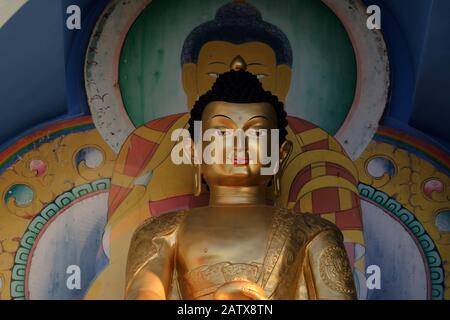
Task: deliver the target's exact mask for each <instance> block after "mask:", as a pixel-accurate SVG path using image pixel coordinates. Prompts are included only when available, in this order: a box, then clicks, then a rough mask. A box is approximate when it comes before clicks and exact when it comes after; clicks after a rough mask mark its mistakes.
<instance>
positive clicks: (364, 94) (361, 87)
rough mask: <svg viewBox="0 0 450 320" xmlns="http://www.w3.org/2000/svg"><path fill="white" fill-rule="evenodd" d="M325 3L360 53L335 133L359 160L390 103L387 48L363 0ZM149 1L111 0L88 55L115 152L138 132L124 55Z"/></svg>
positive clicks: (97, 110)
mask: <svg viewBox="0 0 450 320" xmlns="http://www.w3.org/2000/svg"><path fill="white" fill-rule="evenodd" d="M322 2H323V3H324V4H325V5H326V6H327V7H328V8H329V9H330V10H331V11H332V12H334V14H335V15H336V16H337V18H338V19H339V20H340V21H341V23H342V24H343V26H344V28H345V29H346V30H347V33H348V35H349V37H350V40H351V42H352V45H353V48H354V50H355V56H356V64H357V84H356V89H355V98H354V101H353V104H352V107H351V110H350V112H349V113H348V114H347V117H346V119H345V121H344V123H343V125H342V126H341V128H340V129H339V131H338V132H337V134H336V138H337V139H338V141H339V142H340V143H341V144H342V145H343V147H344V148H345V150H346V151H347V153H348V154H349V156H350V157H351V158H352V159H353V160H355V159H356V158H358V156H359V155H360V154H361V153H362V152H363V151H364V150H365V148H366V147H367V145H368V144H369V143H370V141H371V139H372V137H373V135H374V134H375V131H376V130H377V127H378V122H379V120H380V118H381V116H382V114H383V111H384V109H385V106H386V103H387V99H388V92H389V86H390V80H389V59H388V55H387V48H386V44H385V42H384V38H383V35H382V33H381V31H380V30H368V29H367V27H366V19H367V14H366V6H365V5H364V3H363V2H362V0H342V1H335V0H322ZM150 3H151V0H129V1H127V2H123V1H122V0H112V1H111V2H110V3H109V4H108V5H107V6H106V8H105V10H104V12H103V14H102V15H101V16H100V18H99V19H98V21H97V25H96V26H95V28H94V31H93V32H92V36H91V39H90V43H89V46H88V49H87V52H86V58H85V64H84V68H85V70H84V75H85V77H84V78H85V87H86V94H87V98H88V104H89V108H90V110H91V113H92V116H93V119H94V123H95V125H96V127H97V129H98V130H99V132H100V134H101V135H102V137H103V139H104V140H105V142H106V143H108V145H109V146H110V147H111V148H112V149H113V150H114V151H115V152H116V153H118V152H119V151H120V148H121V146H122V144H123V143H124V141H125V140H126V138H127V137H128V136H129V134H130V133H131V132H132V131H133V130H134V129H135V127H134V125H133V124H132V122H131V120H130V119H129V117H128V114H127V112H126V110H125V107H124V103H123V100H122V96H121V93H120V87H119V81H118V72H119V70H118V69H119V59H120V53H121V49H122V46H123V43H124V41H125V38H126V35H127V33H128V31H129V29H130V28H131V26H132V25H133V23H134V21H135V20H136V19H137V17H138V16H139V15H140V14H141V13H142V11H143V10H144V9H145V8H146V7H147V6H148V5H149V4H150Z"/></svg>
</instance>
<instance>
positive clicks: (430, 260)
mask: <svg viewBox="0 0 450 320" xmlns="http://www.w3.org/2000/svg"><path fill="white" fill-rule="evenodd" d="M358 191H359V195H360V196H361V197H362V198H364V199H368V200H370V201H372V202H374V203H376V204H378V205H379V206H381V207H382V208H384V209H385V210H387V211H388V212H390V213H392V214H393V215H394V216H395V217H396V218H397V219H398V220H400V221H401V222H402V223H403V225H404V226H405V227H406V228H407V229H408V230H409V231H410V233H411V234H412V235H413V236H414V237H415V239H416V241H417V243H419V244H420V246H421V248H422V250H423V256H424V257H425V258H426V262H427V265H428V270H429V274H430V281H429V283H431V299H432V300H443V299H444V274H445V273H444V268H443V265H442V259H441V256H440V254H439V252H438V249H437V247H436V245H435V244H434V241H433V240H432V238H431V237H430V236H429V235H428V233H427V232H426V231H425V228H424V227H423V225H422V224H421V223H420V221H419V220H417V218H416V217H415V216H414V214H413V213H412V212H411V211H409V210H408V209H406V208H405V207H404V206H402V205H401V204H400V203H399V202H397V201H396V200H395V199H393V198H391V197H390V196H389V195H387V194H386V193H384V192H382V191H380V190H377V189H375V188H373V187H371V186H369V185H366V184H364V183H360V184H359V185H358Z"/></svg>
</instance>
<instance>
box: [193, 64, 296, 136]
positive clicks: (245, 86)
mask: <svg viewBox="0 0 450 320" xmlns="http://www.w3.org/2000/svg"><path fill="white" fill-rule="evenodd" d="M214 101H224V102H230V103H261V102H267V103H268V104H270V105H271V106H272V107H273V108H274V109H275V112H276V115H277V127H278V129H279V141H280V144H282V143H283V142H284V141H285V140H286V136H287V130H286V127H287V125H288V121H287V114H286V111H285V110H284V104H283V103H282V102H281V101H279V100H278V97H277V96H275V95H273V94H272V93H271V92H270V91H265V90H264V88H263V86H262V84H261V82H260V81H259V80H258V78H257V77H256V76H255V75H254V74H252V73H250V72H247V71H243V70H239V71H234V70H231V71H228V72H225V73H223V74H221V75H220V76H219V77H218V78H217V80H216V82H215V83H214V85H213V86H212V89H211V90H209V91H208V92H206V93H205V94H204V95H202V96H200V98H199V99H198V100H197V102H196V103H195V104H194V107H193V108H192V110H191V118H190V119H189V133H190V134H191V137H192V138H193V137H194V122H195V121H201V120H202V114H203V110H205V108H206V106H207V105H208V104H209V103H211V102H214Z"/></svg>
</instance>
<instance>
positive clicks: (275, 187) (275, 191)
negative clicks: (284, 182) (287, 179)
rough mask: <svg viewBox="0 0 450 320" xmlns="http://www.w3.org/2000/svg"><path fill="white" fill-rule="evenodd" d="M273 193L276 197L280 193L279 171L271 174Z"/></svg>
mask: <svg viewBox="0 0 450 320" xmlns="http://www.w3.org/2000/svg"><path fill="white" fill-rule="evenodd" d="M273 195H274V196H275V198H278V197H279V196H280V195H281V185H280V175H279V172H277V173H276V174H274V176H273Z"/></svg>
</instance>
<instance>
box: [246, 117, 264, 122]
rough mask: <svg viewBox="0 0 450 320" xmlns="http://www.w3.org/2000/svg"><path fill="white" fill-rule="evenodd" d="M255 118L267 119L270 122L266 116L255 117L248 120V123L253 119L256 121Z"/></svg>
mask: <svg viewBox="0 0 450 320" xmlns="http://www.w3.org/2000/svg"><path fill="white" fill-rule="evenodd" d="M255 118H264V119H266V120H267V121H269V118H267V117H265V116H254V117H251V118H250V119H248V120H247V121H250V120H253V119H255Z"/></svg>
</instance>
